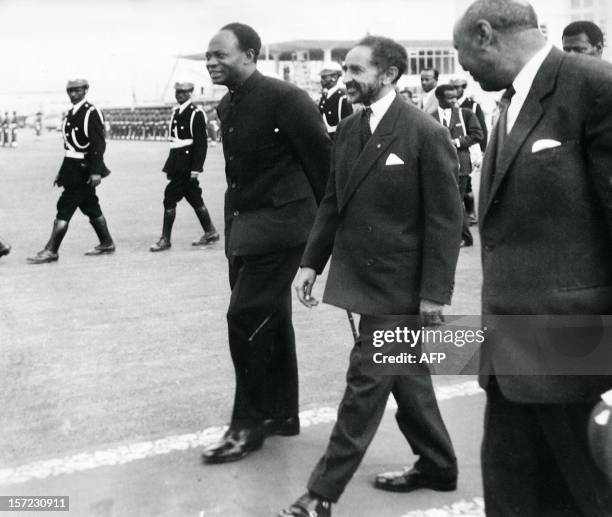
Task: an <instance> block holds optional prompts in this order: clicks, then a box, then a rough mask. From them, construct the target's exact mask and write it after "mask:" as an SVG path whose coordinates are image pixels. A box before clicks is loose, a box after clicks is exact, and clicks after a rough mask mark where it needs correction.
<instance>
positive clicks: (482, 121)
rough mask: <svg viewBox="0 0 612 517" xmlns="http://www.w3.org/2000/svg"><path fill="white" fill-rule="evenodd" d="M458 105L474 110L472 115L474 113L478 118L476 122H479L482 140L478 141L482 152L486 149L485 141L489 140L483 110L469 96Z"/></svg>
mask: <svg viewBox="0 0 612 517" xmlns="http://www.w3.org/2000/svg"><path fill="white" fill-rule="evenodd" d="M459 107H460V108H464V109H469V110H472V111H473V112H474V115H476V118H477V119H478V123H479V124H480V128H481V129H482V140H481V141H480V150H481V151H482V152H483V153H484V152H485V150H486V149H487V142H488V141H489V131H488V129H487V121H486V117H485V114H484V111H482V108H481V107H480V104H478V103H477V102H476V101H475V100H474V99H471V98H469V97H468V98H466V99H465V100H464V101H463V102H462V103H461V104H460V105H459Z"/></svg>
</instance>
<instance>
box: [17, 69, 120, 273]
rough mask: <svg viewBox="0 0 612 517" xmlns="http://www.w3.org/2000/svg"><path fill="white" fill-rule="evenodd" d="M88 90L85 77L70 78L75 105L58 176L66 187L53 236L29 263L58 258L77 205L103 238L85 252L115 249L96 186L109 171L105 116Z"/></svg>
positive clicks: (64, 127) (68, 116) (66, 129)
mask: <svg viewBox="0 0 612 517" xmlns="http://www.w3.org/2000/svg"><path fill="white" fill-rule="evenodd" d="M88 90H89V83H88V82H87V80H86V79H75V80H72V81H68V85H67V86H66V91H67V93H68V96H69V97H70V101H71V102H72V108H71V109H70V110H68V113H67V114H66V117H65V118H64V123H63V125H62V135H63V137H64V154H65V157H64V161H63V162H62V165H61V167H60V170H59V172H58V174H57V177H56V178H55V184H56V185H58V186H60V187H63V188H64V191H63V192H62V195H61V196H60V198H59V200H58V202H57V216H56V218H55V221H54V223H53V231H52V233H51V238H50V239H49V242H47V245H46V246H45V248H44V249H43V250H41V251H39V252H38V253H37V254H36V255H35V256H34V257H29V258H28V262H29V263H30V264H43V263H45V262H55V261H56V260H57V259H58V253H57V251H58V249H59V247H60V244H61V242H62V239H63V238H64V236H65V235H66V232H67V231H68V223H69V222H70V219H71V218H72V216H73V215H74V212H75V211H76V209H77V208H79V209H80V210H81V212H83V213H84V214H85V215H86V216H87V217H89V222H90V223H91V225H92V226H93V228H94V230H95V232H96V235H97V236H98V239H99V240H100V244H99V245H97V246H96V247H95V248H93V249H92V250H90V251H88V252H87V253H85V255H104V254H108V253H113V252H114V251H115V244H114V243H113V239H112V238H111V236H110V233H109V231H108V227H107V225H106V219H105V218H104V215H102V210H101V209H100V203H99V201H98V197H97V196H96V187H97V186H98V185H99V184H100V181H101V180H102V178H104V177H106V176H108V175H109V174H110V171H109V170H108V169H107V168H106V165H105V164H104V151H105V149H106V141H105V139H104V118H103V117H102V113H100V111H99V110H98V109H97V108H95V107H94V106H93V105H92V104H90V103H89V102H88V101H87V99H86V98H85V96H86V95H87V91H88Z"/></svg>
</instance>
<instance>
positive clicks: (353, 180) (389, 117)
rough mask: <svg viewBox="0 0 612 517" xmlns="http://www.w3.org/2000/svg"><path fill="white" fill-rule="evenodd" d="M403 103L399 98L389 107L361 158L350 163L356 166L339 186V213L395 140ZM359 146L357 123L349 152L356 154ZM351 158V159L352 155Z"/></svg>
mask: <svg viewBox="0 0 612 517" xmlns="http://www.w3.org/2000/svg"><path fill="white" fill-rule="evenodd" d="M403 102H404V101H403V100H401V99H400V97H399V96H396V97H395V99H394V101H393V103H392V104H391V106H389V109H388V110H387V112H386V113H385V115H384V116H383V118H382V120H381V121H380V123H379V124H378V126H377V128H376V131H374V134H373V135H372V137H371V138H370V139H369V140H368V142H367V144H366V146H365V147H364V148H363V150H362V151H361V153H360V154H359V156H358V157H357V158H356V160H355V161H350V162H348V164H351V165H352V164H354V165H352V169H348V170H347V171H346V172H347V173H348V174H347V176H346V178H345V181H344V182H342V183H340V184H339V186H340V188H342V185H344V188H343V189H342V195H341V196H340V197H339V198H338V210H339V211H342V209H343V208H344V207H345V206H346V204H347V202H348V201H349V199H350V198H351V196H352V195H353V193H354V192H355V189H356V188H357V187H358V186H359V184H360V183H361V182H362V181H363V180H364V179H365V178H366V176H367V175H368V174H369V173H370V171H371V170H372V167H373V165H374V164H375V163H376V160H378V158H379V157H380V156H381V155H382V154H383V153H384V152H385V151H386V150H387V148H388V147H389V146H390V145H391V142H393V140H395V136H396V135H394V134H393V129H394V128H395V122H396V120H397V117H398V115H399V113H400V109H401V108H402V107H403V105H402V103H403ZM355 118H356V119H357V120H358V119H359V118H358V117H355ZM359 146H360V133H359V122H357V124H356V127H353V131H352V132H351V146H350V147H351V149H350V150H349V152H350V151H352V152H353V153H354V151H355V149H359ZM349 157H351V156H350V154H349Z"/></svg>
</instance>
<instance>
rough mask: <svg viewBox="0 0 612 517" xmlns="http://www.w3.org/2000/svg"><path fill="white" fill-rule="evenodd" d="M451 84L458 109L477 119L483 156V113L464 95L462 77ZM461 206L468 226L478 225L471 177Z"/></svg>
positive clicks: (486, 135)
mask: <svg viewBox="0 0 612 517" xmlns="http://www.w3.org/2000/svg"><path fill="white" fill-rule="evenodd" d="M451 84H452V85H453V86H454V87H455V88H456V89H457V105H458V106H459V107H460V108H466V109H470V110H472V111H473V112H474V115H476V118H477V119H478V123H479V124H480V128H481V129H482V140H480V151H481V152H482V154H483V155H484V152H485V151H486V149H487V142H488V141H489V130H488V128H487V119H486V117H485V114H484V111H482V107H481V106H480V104H478V103H477V102H476V100H474V98H472V97H468V96H467V95H466V93H465V90H466V88H467V85H468V83H467V81H466V80H465V78H464V77H459V76H458V77H454V78H453V79H451ZM481 158H482V156H481ZM472 165H474V164H472ZM463 204H464V205H465V210H466V212H467V216H468V221H469V224H470V225H473V224H476V223H478V217H477V216H476V202H475V200H474V191H473V189H472V176H468V181H467V185H466V186H465V194H464V195H463Z"/></svg>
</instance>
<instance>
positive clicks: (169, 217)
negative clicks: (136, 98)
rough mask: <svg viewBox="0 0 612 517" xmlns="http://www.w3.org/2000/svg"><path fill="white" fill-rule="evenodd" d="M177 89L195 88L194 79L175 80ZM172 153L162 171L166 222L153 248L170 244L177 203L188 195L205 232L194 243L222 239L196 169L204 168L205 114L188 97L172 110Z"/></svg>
mask: <svg viewBox="0 0 612 517" xmlns="http://www.w3.org/2000/svg"><path fill="white" fill-rule="evenodd" d="M175 89H177V90H180V89H184V90H193V85H192V84H191V83H176V84H175ZM169 128H170V135H171V140H170V154H169V155H168V159H167V160H166V163H165V164H164V167H163V169H162V170H163V171H164V172H165V173H166V174H167V176H168V179H169V180H170V182H169V183H168V186H167V187H166V190H165V192H164V222H163V230H162V236H161V238H160V239H159V241H158V242H157V243H156V244H154V245H153V246H151V248H150V249H151V251H154V252H155V251H163V250H166V249H168V248H170V246H171V244H170V236H171V233H172V225H173V224H174V218H175V217H176V205H177V204H178V202H179V201H180V200H181V199H183V198H185V199H186V200H187V202H188V203H189V204H190V205H191V206H192V208H193V209H194V211H195V213H196V216H197V217H198V220H199V221H200V224H201V225H202V228H203V230H204V235H203V236H202V238H201V239H200V240H199V241H195V242H193V245H194V246H198V245H206V244H209V243H211V242H215V241H218V240H219V234H218V233H217V230H216V229H215V227H214V225H213V223H212V221H211V219H210V215H209V213H208V210H207V209H206V205H205V204H204V200H203V199H202V189H201V188H200V183H199V181H198V178H197V177H193V173H201V172H202V171H203V170H204V160H205V159H206V151H207V135H206V115H205V114H204V112H203V111H202V110H201V109H200V108H197V107H196V106H194V105H193V103H192V102H191V99H189V100H187V101H186V102H184V103H183V104H181V105H180V106H179V107H177V108H176V109H175V110H174V111H173V112H172V118H171V119H170V126H169Z"/></svg>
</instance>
